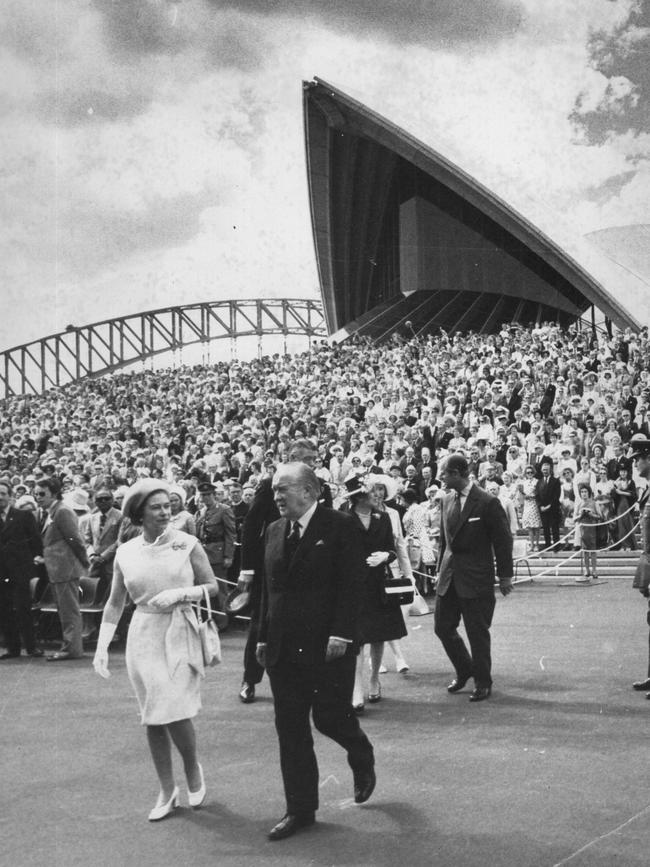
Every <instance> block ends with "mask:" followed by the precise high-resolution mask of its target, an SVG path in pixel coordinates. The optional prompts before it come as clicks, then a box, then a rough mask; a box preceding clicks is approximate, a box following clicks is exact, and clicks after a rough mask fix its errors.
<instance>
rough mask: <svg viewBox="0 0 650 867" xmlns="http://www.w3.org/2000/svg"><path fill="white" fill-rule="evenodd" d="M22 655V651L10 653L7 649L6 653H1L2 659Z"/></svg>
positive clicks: (16, 657) (15, 657) (0, 657)
mask: <svg viewBox="0 0 650 867" xmlns="http://www.w3.org/2000/svg"><path fill="white" fill-rule="evenodd" d="M19 656H20V651H18V653H10V652H9V651H7V652H6V653H0V659H18V657H19Z"/></svg>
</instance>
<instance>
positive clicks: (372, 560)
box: [366, 551, 389, 566]
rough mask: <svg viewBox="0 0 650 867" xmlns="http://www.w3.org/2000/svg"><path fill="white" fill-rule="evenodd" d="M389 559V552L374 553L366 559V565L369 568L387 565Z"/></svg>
mask: <svg viewBox="0 0 650 867" xmlns="http://www.w3.org/2000/svg"><path fill="white" fill-rule="evenodd" d="M388 557H389V554H388V551H373V552H372V554H369V555H368V556H367V557H366V563H367V564H368V566H381V564H382V563H386V561H387V560H388Z"/></svg>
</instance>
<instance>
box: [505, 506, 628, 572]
mask: <svg viewBox="0 0 650 867" xmlns="http://www.w3.org/2000/svg"><path fill="white" fill-rule="evenodd" d="M636 506H637V504H636V503H633V504H632V505H631V506H630V508H629V509H626V510H625V511H624V512H622V513H621V514H620V515H615V516H614V517H612V518H609V519H608V520H607V521H598V522H594V523H589V524H587V523H585V522H580V521H577V522H576V524H575V525H574V526H573V527H571V529H570V530H569V531H568V532H567V533H566V535H565V536H561V537H560V538H559V539H558V541H557V542H554V543H553V544H552V545H549V546H548V548H542V550H541V551H536V552H535V553H536V554H546V553H547V552H549V551H554V550H555V549H556V546H557V545H559V544H560V543H562V542H566V540H567V539H568V538H569V537H570V536H572V535H573V534H574V533H575V531H576V527H606V526H608V525H609V524H614V523H615V522H617V521H619V520H620V519H621V518H624V517H625V516H626V515H628V514H629V513H630V512H632V511H634V509H635V508H636ZM640 523H641V521H640V520H639V521H637V523H636V524H635V526H634V529H635V530H636V528H637V527H638V526H639V524H640ZM629 535H630V533H627V534H626V535H625V536H624V537H623V539H627V537H628V536H629ZM623 539H619V540H618V541H617V542H614V544H615V545H619V544H620V543H621V542H622V541H623ZM583 550H585V549H583ZM596 550H598V551H607V550H608V549H607V548H598V549H596ZM528 559H529V556H528V555H526V556H525V557H519V558H518V559H517V560H515V561H514V562H515V563H521V562H522V561H524V560H528Z"/></svg>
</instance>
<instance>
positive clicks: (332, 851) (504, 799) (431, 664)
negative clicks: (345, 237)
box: [0, 577, 650, 867]
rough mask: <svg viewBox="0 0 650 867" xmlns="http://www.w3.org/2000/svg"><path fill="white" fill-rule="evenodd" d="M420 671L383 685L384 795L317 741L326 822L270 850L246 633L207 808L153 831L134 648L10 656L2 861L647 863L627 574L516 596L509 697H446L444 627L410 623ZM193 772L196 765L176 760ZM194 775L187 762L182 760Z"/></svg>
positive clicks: (203, 741) (379, 736)
mask: <svg viewBox="0 0 650 867" xmlns="http://www.w3.org/2000/svg"><path fill="white" fill-rule="evenodd" d="M408 626H409V637H408V639H405V641H404V644H403V646H404V652H405V655H406V657H407V659H408V661H409V663H410V665H411V671H410V672H409V673H408V674H407V675H398V674H397V673H395V672H394V671H393V668H392V665H391V663H392V656H391V654H390V652H389V651H387V654H386V657H387V658H386V662H387V665H388V667H389V672H388V673H387V674H385V675H383V678H382V686H383V693H384V699H383V700H382V701H381V702H380V703H378V704H376V705H366V713H365V716H364V717H363V726H364V728H365V730H366V731H367V733H368V735H369V736H370V738H371V740H372V741H373V743H374V744H375V750H376V757H377V773H378V785H377V789H376V791H375V794H374V795H373V796H372V798H371V800H370V801H369V802H368V803H367V804H365V805H363V806H361V807H359V806H357V805H355V804H354V803H353V798H352V778H351V773H350V771H349V769H348V767H347V764H346V761H345V756H344V755H343V753H342V751H341V750H340V749H339V748H337V746H336V745H335V744H332V743H330V742H328V741H326V739H324V738H321V737H320V736H319V735H318V734H316V735H315V736H316V738H317V754H318V758H319V764H320V775H321V809H320V811H319V813H318V824H317V825H316V826H315V828H313V829H310V830H307V831H304V832H300V833H298V834H297V835H296V836H295V837H292V838H291V839H289V840H285V841H282V842H279V843H271V842H269V841H267V839H266V833H267V831H268V830H269V829H270V828H271V826H272V825H273V824H274V823H275V821H277V820H278V819H279V818H280V817H281V816H282V815H283V812H284V801H283V795H282V785H281V780H280V771H279V766H278V750H277V743H276V735H275V729H274V724H273V708H272V703H271V699H270V693H269V688H268V683H267V681H266V679H265V680H264V682H263V683H262V685H261V687H260V688H259V690H258V695H259V700H258V701H257V702H256V703H255V704H253V705H248V706H244V705H242V704H241V703H240V702H239V700H238V697H237V692H238V688H239V684H240V678H241V657H242V652H243V645H244V635H243V633H242V632H240V631H237V630H232V631H230V632H228V633H226V634H225V635H224V636H223V646H224V663H223V664H222V665H221V666H219V667H218V668H214V669H212V670H210V672H209V673H208V676H207V678H206V680H205V683H204V690H203V699H204V709H203V712H202V713H201V715H200V716H199V718H198V720H197V731H198V738H199V754H200V759H201V761H202V764H203V767H204V770H205V775H206V779H207V783H208V798H207V802H206V805H205V807H204V808H203V809H202V810H200V811H191V810H190V809H189V808H188V807H187V799H186V795H185V792H184V790H183V789H182V790H181V792H182V804H183V805H184V806H183V807H182V808H181V809H179V810H177V812H176V814H175V815H174V816H172V817H170V818H169V819H166V820H165V821H163V822H160V823H157V824H150V823H148V822H147V821H146V816H147V813H148V811H149V809H150V808H151V806H152V805H153V803H154V801H155V799H156V796H157V793H158V786H157V781H156V777H155V774H154V771H153V767H152V764H151V761H150V758H149V755H148V751H147V747H146V743H145V737H144V731H143V729H142V728H141V727H140V725H139V722H138V717H137V712H136V703H135V699H134V698H133V696H132V693H131V688H130V685H129V682H128V678H127V675H126V671H125V666H124V654H123V652H122V651H119V652H117V653H114V654H112V669H113V677H112V678H111V679H110V680H109V681H102V680H100V678H98V677H97V676H96V675H95V674H94V673H93V671H92V668H91V654H90V653H88V656H87V658H86V659H85V660H81V661H78V662H71V663H61V664H58V665H56V666H54V665H48V664H46V663H45V662H44V661H42V660H31V659H28V658H23V659H20V660H12V661H10V662H5V663H2V665H1V667H0V678H1V683H2V698H1V702H2V704H1V706H2V724H1V726H0V739H1V742H2V743H1V749H2V757H3V775H2V776H3V802H4V803H3V809H2V810H1V811H0V821H1V822H2V838H3V843H2V854H3V861H4V863H6V864H15V865H16V867H32V865H34V867H37V865H38V867H41V865H42V864H49V865H52V867H75V865H84V867H87V865H93V867H104V865H106V867H109V865H110V867H121V865H142V867H144V865H156V867H165V865H183V864H192V865H193V867H202V865H211V867H214V865H217V864H218V865H219V867H230V865H233V867H256V865H265V867H266V865H285V867H286V865H318V867H328V865H355V867H356V865H360V867H365V865H375V867H394V865H397V864H409V865H429V864H434V865H437V867H447V865H449V867H451V865H453V867H474V865H476V867H479V865H480V867H486V865H489V867H529V865H530V867H552V865H564V864H570V865H571V867H611V865H612V864H614V863H615V864H621V865H626V867H628V865H629V867H634V865H646V864H647V861H648V852H649V851H650V822H649V821H648V819H649V818H650V784H649V783H648V771H647V768H648V759H649V742H648V730H649V722H650V701H646V700H645V695H644V694H643V693H640V694H639V693H634V692H633V691H632V689H631V686H630V685H631V682H632V681H633V680H635V679H642V678H644V677H645V675H646V665H647V647H648V639H647V627H646V626H645V601H644V600H643V599H642V598H641V596H640V595H639V594H638V592H637V591H633V590H632V589H631V587H630V581H629V579H628V578H625V579H622V578H615V577H614V578H611V579H609V580H608V581H607V582H604V583H601V584H597V585H595V586H588V587H580V586H577V587H570V586H553V585H551V584H542V583H533V584H526V585H521V586H518V587H517V588H516V590H515V592H514V593H513V594H512V595H511V596H510V597H509V598H508V599H507V600H502V599H499V601H498V603H497V610H496V614H495V622H494V626H493V630H492V634H493V655H494V692H493V695H492V698H491V699H489V700H488V701H485V702H482V703H479V704H470V703H469V701H468V696H469V689H466V690H465V691H463V692H462V693H459V694H457V695H454V696H450V695H448V694H447V692H446V690H445V686H446V684H447V683H448V682H449V680H450V678H451V672H450V670H449V666H448V663H447V660H446V658H445V656H444V655H443V653H442V650H441V648H440V645H439V644H438V642H437V639H436V638H435V636H434V634H433V618H432V617H430V616H425V617H419V618H413V617H411V618H409V620H408ZM177 766H178V762H177ZM177 777H178V780H179V782H181V781H182V779H183V778H182V771H181V768H180V767H178V775H177Z"/></svg>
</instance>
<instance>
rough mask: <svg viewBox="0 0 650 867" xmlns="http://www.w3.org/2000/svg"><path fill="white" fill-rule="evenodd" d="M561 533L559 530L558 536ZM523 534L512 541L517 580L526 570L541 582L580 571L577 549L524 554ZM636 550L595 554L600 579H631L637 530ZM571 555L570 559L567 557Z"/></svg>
mask: <svg viewBox="0 0 650 867" xmlns="http://www.w3.org/2000/svg"><path fill="white" fill-rule="evenodd" d="M563 535H564V533H562V532H561V533H560V538H562V536H563ZM523 541H524V540H523V537H521V536H518V537H517V539H516V541H515V555H514V557H515V578H516V580H518V581H523V580H526V579H528V577H529V574H530V577H531V578H532V579H533V580H538V581H539V582H540V583H541V582H543V581H549V582H553V583H557V582H558V581H561V582H563V581H566V582H573V581H575V579H576V578H579V577H580V575H581V574H582V560H581V555H580V552H579V551H575V550H573V549H572V550H566V551H549V552H547V553H542V554H537V553H534V554H527V555H526V559H525V560H521V559H519V558H520V557H522V556H523V551H522V550H521V549H523V548H524V545H523V544H522V542H523ZM636 544H637V550H636V551H603V552H602V553H599V554H598V577H599V578H600V579H610V578H629V580H630V583H631V581H632V577H633V575H634V570H635V569H636V564H637V563H638V561H639V550H640V547H641V538H640V535H639V534H638V533H637V536H636ZM569 557H570V558H571V559H570V560H569V559H568V558H569Z"/></svg>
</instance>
